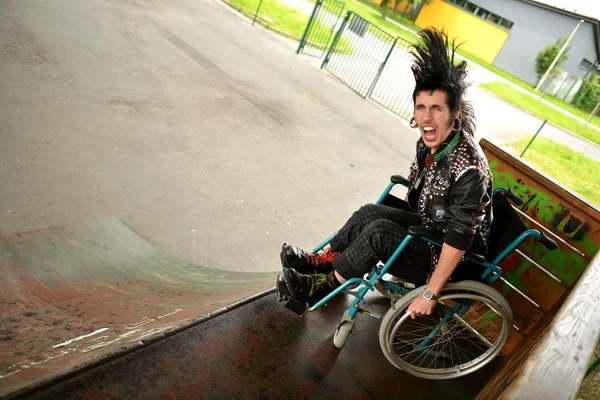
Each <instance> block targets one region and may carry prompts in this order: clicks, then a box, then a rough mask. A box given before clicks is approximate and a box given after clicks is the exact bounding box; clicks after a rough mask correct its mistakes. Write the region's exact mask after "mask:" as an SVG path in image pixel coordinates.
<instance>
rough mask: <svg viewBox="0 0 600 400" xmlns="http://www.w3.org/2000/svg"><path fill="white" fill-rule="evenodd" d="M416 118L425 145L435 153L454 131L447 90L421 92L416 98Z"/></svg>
mask: <svg viewBox="0 0 600 400" xmlns="http://www.w3.org/2000/svg"><path fill="white" fill-rule="evenodd" d="M415 119H416V120H417V124H418V125H419V130H420V131H421V137H422V138H423V141H424V142H425V145H426V146H427V147H429V148H430V149H431V150H432V153H434V152H435V151H436V150H437V149H438V148H439V147H440V145H441V144H442V143H443V142H444V140H446V139H447V138H448V136H450V133H451V132H452V128H450V124H451V118H450V108H449V107H448V95H446V92H443V91H441V90H434V91H432V92H430V91H428V90H423V91H421V92H419V93H418V94H417V97H416V99H415Z"/></svg>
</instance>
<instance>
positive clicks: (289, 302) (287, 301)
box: [276, 276, 307, 315]
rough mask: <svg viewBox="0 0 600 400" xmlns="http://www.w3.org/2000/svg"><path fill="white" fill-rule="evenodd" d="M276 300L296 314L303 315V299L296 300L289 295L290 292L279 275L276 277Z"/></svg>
mask: <svg viewBox="0 0 600 400" xmlns="http://www.w3.org/2000/svg"><path fill="white" fill-rule="evenodd" d="M276 289H277V301H279V302H280V303H281V304H283V306H284V307H285V308H287V309H288V310H290V311H293V312H295V313H296V314H298V315H304V313H305V312H306V309H307V306H306V303H305V302H304V301H300V300H297V299H295V298H293V297H292V296H291V295H290V292H289V290H288V288H287V285H286V284H285V281H284V280H283V278H282V277H281V276H279V277H277V286H276Z"/></svg>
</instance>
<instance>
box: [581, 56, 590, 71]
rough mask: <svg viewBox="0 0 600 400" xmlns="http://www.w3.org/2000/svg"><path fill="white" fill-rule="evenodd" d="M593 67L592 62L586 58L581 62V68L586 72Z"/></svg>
mask: <svg viewBox="0 0 600 400" xmlns="http://www.w3.org/2000/svg"><path fill="white" fill-rule="evenodd" d="M591 67H592V62H591V61H590V60H588V59H586V58H584V59H583V60H581V62H580V63H579V68H581V69H583V70H584V71H587V70H588V69H590V68H591Z"/></svg>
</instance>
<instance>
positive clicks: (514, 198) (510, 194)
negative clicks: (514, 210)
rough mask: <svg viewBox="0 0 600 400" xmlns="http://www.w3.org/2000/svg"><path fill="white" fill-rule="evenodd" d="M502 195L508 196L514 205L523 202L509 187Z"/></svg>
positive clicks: (519, 204)
mask: <svg viewBox="0 0 600 400" xmlns="http://www.w3.org/2000/svg"><path fill="white" fill-rule="evenodd" d="M504 195H505V196H506V197H507V198H509V199H510V200H511V201H512V202H513V203H515V205H517V206H522V205H523V203H525V202H524V201H523V198H522V197H521V196H519V195H518V194H516V193H515V192H513V191H512V190H510V189H508V192H506V193H504Z"/></svg>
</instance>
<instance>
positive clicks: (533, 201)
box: [490, 159, 600, 290]
mask: <svg viewBox="0 0 600 400" xmlns="http://www.w3.org/2000/svg"><path fill="white" fill-rule="evenodd" d="M509 168H510V167H509ZM490 169H491V170H492V174H493V175H494V184H495V186H505V187H507V188H510V189H511V190H512V191H514V192H515V193H516V194H518V195H519V196H521V197H522V198H523V200H524V201H525V203H524V204H523V206H521V207H520V209H521V211H523V212H525V213H526V214H528V215H529V216H531V217H532V218H534V219H535V220H537V221H539V222H541V223H542V224H544V225H545V226H546V227H547V228H548V229H549V230H551V231H552V232H553V233H555V234H556V235H558V236H560V237H561V238H562V239H563V240H565V241H566V242H568V243H569V244H571V245H572V246H573V247H575V248H576V249H578V250H580V251H581V252H583V253H584V254H586V255H587V256H588V257H590V258H592V257H593V256H594V255H595V254H596V253H597V252H598V242H600V229H599V227H598V226H592V225H590V223H589V222H588V221H585V220H584V218H585V214H583V213H582V212H577V210H575V212H573V211H572V209H571V208H570V207H572V206H569V205H568V204H564V202H562V201H561V200H560V199H559V198H558V197H556V196H554V195H553V194H552V193H546V192H544V191H542V190H541V189H540V188H538V187H535V186H532V185H528V184H527V183H526V182H525V181H524V180H523V179H522V178H521V177H517V176H515V174H514V173H513V172H512V171H510V170H506V169H504V170H500V166H499V162H498V161H497V160H494V159H491V160H490ZM525 222H527V221H525ZM592 223H593V224H597V223H596V222H595V221H594V222H592ZM521 249H522V250H523V251H524V252H525V253H526V254H528V255H529V256H530V257H531V258H532V259H534V260H535V261H536V262H537V263H539V264H540V265H542V266H544V267H545V268H546V269H547V270H548V271H549V272H550V273H552V274H553V275H554V276H556V277H557V278H558V279H560V280H561V281H562V282H563V283H565V284H566V285H567V286H570V285H571V284H572V283H573V282H574V281H575V280H576V279H577V278H578V277H579V276H580V275H581V274H582V273H583V271H584V270H585V268H586V267H587V265H588V262H589V261H588V260H586V259H585V258H584V257H582V256H581V255H580V254H577V253H576V252H574V251H572V250H570V249H567V248H564V247H559V249H557V250H555V251H552V252H549V251H548V250H547V249H546V248H545V247H544V246H542V245H538V244H537V243H536V242H533V241H530V242H527V243H524V244H523V245H522V247H521ZM530 265H531V264H529V262H527V261H525V260H522V264H521V265H520V266H519V267H518V268H516V269H515V270H514V271H513V272H512V273H510V274H508V275H507V279H509V280H510V282H511V283H512V284H514V285H515V287H517V288H518V289H519V290H524V289H525V285H524V283H523V281H527V280H528V278H527V274H529V273H530V272H528V270H529V267H530ZM507 290H509V288H507Z"/></svg>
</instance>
